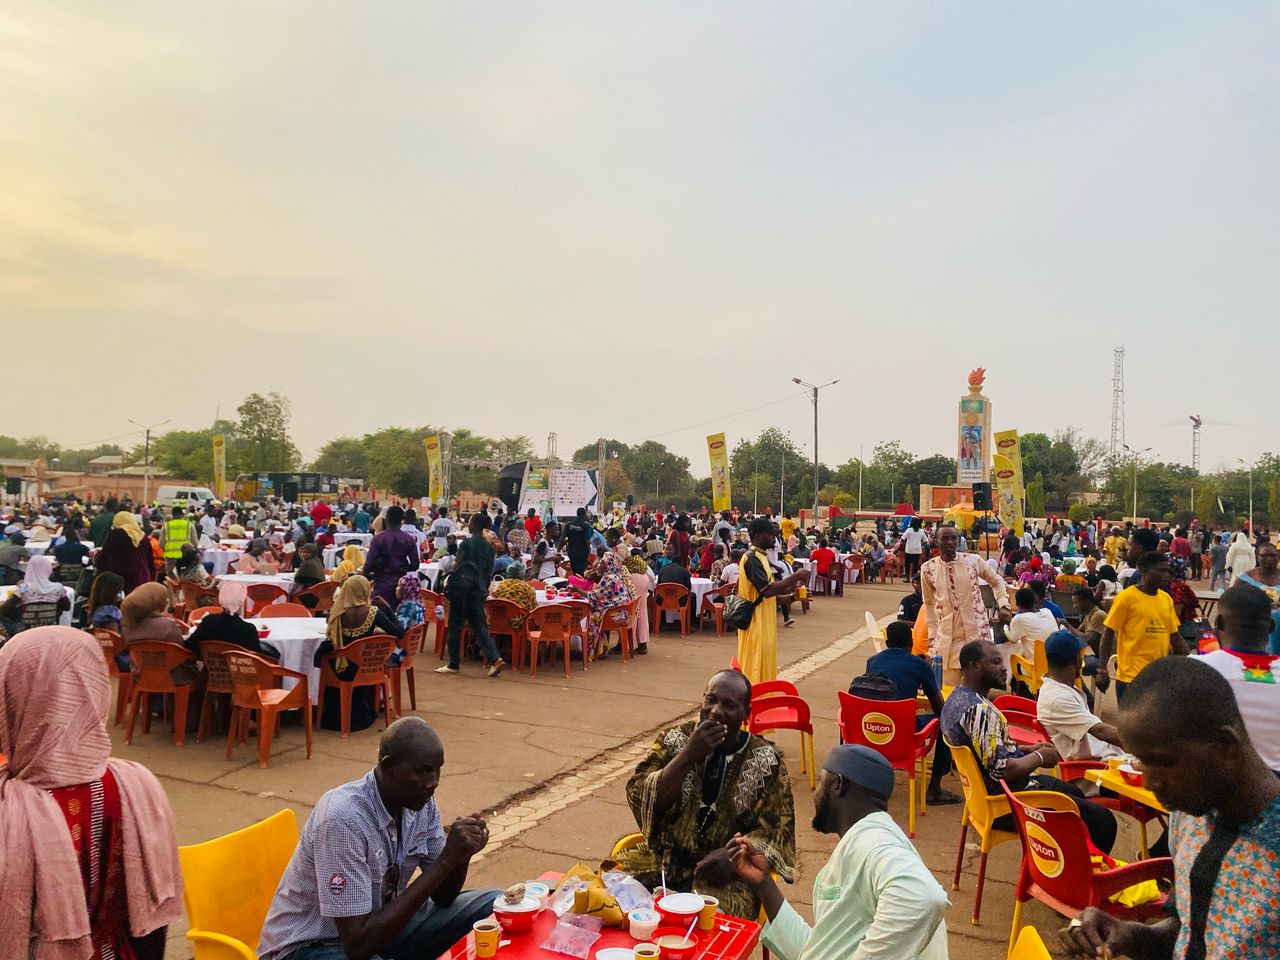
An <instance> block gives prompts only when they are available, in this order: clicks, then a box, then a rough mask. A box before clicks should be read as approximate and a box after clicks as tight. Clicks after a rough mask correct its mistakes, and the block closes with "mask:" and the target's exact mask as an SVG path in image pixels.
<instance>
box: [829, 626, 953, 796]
mask: <svg viewBox="0 0 1280 960" xmlns="http://www.w3.org/2000/svg"><path fill="white" fill-rule="evenodd" d="M884 636H885V649H884V650H881V651H880V652H879V653H877V654H875V655H874V656H873V657H872V658H871V659H870V660H868V661H867V673H878V674H880V675H881V676H884V677H888V678H889V679H890V680H892V681H893V685H894V686H895V687H897V688H898V699H899V700H914V699H915V698H916V695H917V694H920V693H923V694H924V695H925V696H926V697H928V698H929V707H930V709H932V710H933V717H939V716H941V715H942V691H941V690H940V689H939V687H938V680H937V678H936V677H935V676H934V675H933V669H932V668H931V667H930V666H929V664H928V663H926V662H925V660H924V657H917V656H916V655H915V654H913V653H912V652H911V624H910V623H908V622H907V621H905V620H895V621H894V622H893V623H891V624H889V625H888V626H887V627H885V631H884ZM849 692H850V693H853V690H850V691H849ZM933 717H930V716H926V715H921V716H918V717H916V729H917V730H922V729H924V727H925V726H927V725H928V723H929V721H930V720H932V719H933ZM950 772H951V751H950V750H948V749H947V745H946V744H945V743H943V742H942V737H941V736H939V737H938V745H937V749H936V750H935V751H934V754H933V771H932V772H931V773H930V774H929V787H928V789H927V790H926V791H925V795H924V799H925V802H926V803H930V804H933V805H935V806H938V805H941V804H947V803H960V802H961V801H962V800H963V799H964V798H963V797H960V796H957V795H956V794H954V793H952V792H951V791H950V790H943V789H942V778H943V777H944V776H946V775H947V774H948V773H950Z"/></svg>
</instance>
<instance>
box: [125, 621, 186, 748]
mask: <svg viewBox="0 0 1280 960" xmlns="http://www.w3.org/2000/svg"><path fill="white" fill-rule="evenodd" d="M129 659H130V660H131V661H132V662H133V669H134V671H135V678H134V681H133V706H132V708H131V709H130V710H129V728H128V730H127V731H126V732H125V736H124V742H125V743H130V744H131V743H133V724H134V721H136V720H137V719H138V709H139V707H141V708H142V732H143V733H150V732H151V695H152V694H153V693H162V694H163V693H168V694H172V695H173V745H174V746H175V747H180V746H182V745H183V743H185V742H186V735H187V702H188V700H189V699H190V697H191V687H192V684H189V683H185V684H176V683H174V682H173V677H171V676H170V675H169V671H171V670H172V669H173V668H174V667H177V666H179V665H181V664H184V663H187V662H189V661H191V660H193V659H194V658H193V657H192V656H191V651H189V650H188V649H187V648H186V647H184V646H182V644H180V643H166V642H164V641H162V640H138V641H136V642H134V643H131V644H129Z"/></svg>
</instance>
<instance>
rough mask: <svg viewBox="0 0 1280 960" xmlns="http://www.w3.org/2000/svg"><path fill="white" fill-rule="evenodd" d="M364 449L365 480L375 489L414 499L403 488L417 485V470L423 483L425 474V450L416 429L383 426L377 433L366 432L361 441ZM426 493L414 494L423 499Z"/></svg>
mask: <svg viewBox="0 0 1280 960" xmlns="http://www.w3.org/2000/svg"><path fill="white" fill-rule="evenodd" d="M360 443H361V446H362V447H363V448H364V457H365V473H366V477H365V480H366V481H367V482H368V484H369V486H371V487H373V488H375V489H378V490H391V491H394V492H396V493H399V494H402V495H403V496H406V497H409V496H415V494H412V493H409V492H408V490H405V489H403V488H402V485H404V484H409V485H413V486H414V487H415V488H416V487H417V486H418V485H419V484H418V479H419V478H418V477H417V475H416V474H417V469H416V468H419V467H420V469H421V475H422V481H423V483H425V478H426V475H427V461H426V456H427V454H426V450H425V449H424V448H423V446H422V437H421V436H419V432H418V431H416V430H409V429H407V428H405V427H384V428H383V429H381V430H379V431H377V432H376V433H368V434H365V436H364V437H363V438H362V439H361V441H360ZM425 494H426V490H425V487H424V488H423V492H422V493H419V494H416V496H425Z"/></svg>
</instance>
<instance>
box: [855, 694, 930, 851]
mask: <svg viewBox="0 0 1280 960" xmlns="http://www.w3.org/2000/svg"><path fill="white" fill-rule="evenodd" d="M836 696H837V697H838V698H839V700H840V706H839V708H838V709H837V710H836V724H837V725H838V726H839V727H840V737H841V740H842V741H843V742H844V743H860V744H862V745H863V746H865V747H870V748H871V749H872V750H874V751H876V753H878V754H880V755H881V756H882V757H884V758H885V759H886V760H888V761H889V765H890V766H891V767H893V769H895V770H901V771H903V772H904V773H905V774H906V775H907V836H909V837H914V836H915V835H916V807H917V803H916V793H917V789H916V775H917V772H918V773H919V776H920V778H921V779H922V780H923V779H924V778H925V772H926V770H927V769H928V766H929V755H930V754H931V753H932V752H933V748H934V746H935V745H936V744H937V742H938V718H937V717H934V718H933V719H931V720H930V721H929V722H928V723H927V724H926V725H925V726H924V728H923V729H921V730H916V701H915V697H912V698H911V699H910V700H865V699H863V698H862V697H855V696H852V695H851V694H849V693H848V692H846V691H844V690H838V691H836ZM924 793H925V791H924V786H923V784H922V785H921V787H920V789H919V794H920V802H919V805H918V806H919V809H920V816H922V817H923V816H924V815H925V802H924Z"/></svg>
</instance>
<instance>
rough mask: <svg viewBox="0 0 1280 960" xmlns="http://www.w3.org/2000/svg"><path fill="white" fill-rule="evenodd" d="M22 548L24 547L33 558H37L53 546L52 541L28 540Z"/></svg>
mask: <svg viewBox="0 0 1280 960" xmlns="http://www.w3.org/2000/svg"><path fill="white" fill-rule="evenodd" d="M23 546H24V547H26V550H27V553H28V554H30V555H31V556H33V557H38V556H40V555H41V554H42V553H45V552H46V551H47V550H49V549H50V548H51V547H52V546H53V541H52V540H35V541H32V540H28V541H27V542H26V543H24V544H23Z"/></svg>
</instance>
